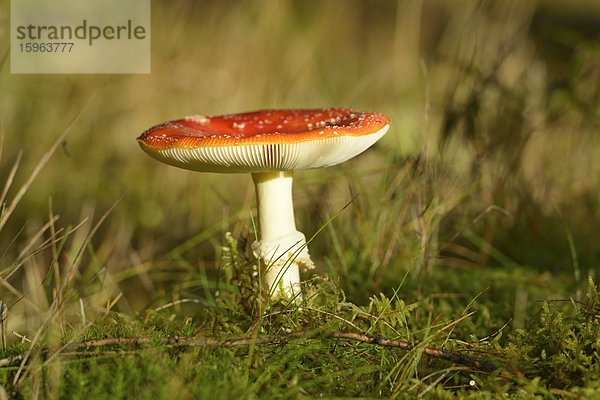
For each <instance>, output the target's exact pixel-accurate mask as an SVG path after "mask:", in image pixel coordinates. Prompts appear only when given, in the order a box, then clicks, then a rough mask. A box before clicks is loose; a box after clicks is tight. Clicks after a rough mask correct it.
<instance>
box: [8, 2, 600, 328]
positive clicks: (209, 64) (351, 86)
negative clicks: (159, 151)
mask: <svg viewBox="0 0 600 400" xmlns="http://www.w3.org/2000/svg"><path fill="white" fill-rule="evenodd" d="M0 8H1V9H0V11H1V12H0V19H1V21H0V26H3V27H6V26H8V23H9V21H8V18H9V15H10V14H9V12H8V1H4V2H1V3H0ZM0 40H1V42H0V43H1V44H2V45H1V46H0V49H2V50H1V51H2V53H1V54H0V56H1V61H0V62H1V64H0V71H1V72H0V88H1V90H0V134H1V136H2V138H3V141H2V144H3V146H2V158H1V160H0V183H4V182H6V183H10V182H12V184H10V185H9V186H10V187H8V189H7V191H6V193H7V196H6V198H5V204H4V207H3V212H5V213H6V210H7V208H8V207H7V206H8V205H10V202H11V200H12V199H14V198H15V196H18V193H19V188H20V187H22V186H23V185H25V184H27V179H28V177H29V176H30V174H31V173H32V171H33V170H34V168H35V166H36V165H37V164H38V163H39V162H40V160H41V159H42V158H43V157H44V154H46V152H47V151H48V150H49V149H50V147H51V146H52V144H53V142H55V141H56V140H57V138H59V136H60V135H61V133H62V132H64V131H65V129H66V128H67V126H69V124H70V123H71V121H73V119H74V118H75V117H76V116H77V115H78V114H81V116H80V117H79V118H78V119H77V120H76V122H74V124H73V125H72V128H71V130H70V131H69V134H68V136H67V137H66V140H65V141H64V142H62V143H61V144H60V146H59V147H58V148H57V150H56V152H55V154H54V155H53V156H52V157H51V159H50V161H49V162H48V164H47V165H45V167H44V168H43V169H42V170H41V172H40V173H39V175H38V176H37V178H36V179H35V180H34V181H33V183H32V184H31V185H27V188H28V190H27V192H26V194H25V195H24V196H23V197H22V198H21V199H20V201H19V202H18V204H17V205H16V207H15V208H14V211H12V212H11V214H10V216H9V217H8V219H7V220H6V223H5V224H4V226H3V227H2V228H1V230H0V299H2V300H3V301H5V302H6V303H7V304H8V305H9V306H10V307H11V309H12V311H11V315H12V317H11V320H10V323H11V327H12V329H14V330H20V331H24V332H26V331H28V330H31V329H35V327H36V324H38V323H39V320H38V318H37V317H36V316H37V315H39V314H40V312H43V311H44V310H46V309H47V308H48V307H49V304H51V303H52V301H54V299H55V296H56V295H57V293H58V292H60V288H61V285H64V286H65V287H66V286H68V287H69V290H68V291H67V292H65V293H66V294H65V296H66V297H68V300H69V303H68V304H73V307H72V310H71V311H69V310H67V312H72V313H73V315H79V314H81V313H83V311H82V310H84V309H85V310H88V311H87V312H88V313H92V312H93V311H94V310H100V311H101V310H105V309H113V310H117V311H122V312H125V313H131V314H134V313H136V312H140V311H142V310H145V309H147V308H149V307H159V306H161V304H164V303H167V302H172V301H176V300H177V299H181V298H186V299H193V300H194V302H195V303H194V304H200V305H210V304H212V302H213V301H214V296H215V293H216V291H217V289H218V285H219V283H218V282H219V271H218V267H219V258H220V254H221V246H222V245H223V243H224V235H225V232H229V231H230V232H233V234H234V237H236V238H238V239H239V240H240V241H242V242H244V241H251V240H253V237H254V233H253V228H252V226H253V225H252V220H251V216H252V214H253V213H254V212H255V200H254V189H253V187H252V182H251V179H250V176H246V175H237V174H236V175H216V174H209V173H193V172H189V171H184V170H179V169H176V168H173V167H168V166H166V165H163V164H160V163H158V162H156V161H155V160H153V159H151V158H150V157H148V156H147V155H146V154H144V153H143V152H142V151H141V150H140V149H139V147H138V145H137V143H136V141H135V139H136V137H137V136H139V134H141V132H143V131H144V130H145V129H147V128H149V127H150V126H152V125H155V124H157V123H160V122H163V121H165V120H170V119H175V118H179V117H182V116H186V115H191V114H203V115H219V114H225V113H235V112H242V111H250V110H256V109H263V108H301V107H307V108H320V107H331V106H344V107H353V108H356V109H359V110H368V111H379V112H382V113H384V114H386V115H387V116H389V117H390V118H391V119H392V121H393V123H392V127H391V129H390V131H389V132H388V134H387V135H386V137H384V138H383V139H382V140H381V141H380V142H379V143H378V144H377V145H376V146H374V147H373V148H372V149H370V150H369V151H367V152H366V153H364V154H363V155H361V156H359V157H357V158H356V159H354V160H351V161H349V162H347V163H345V164H343V165H340V166H336V167H332V168H328V169H323V170H317V171H300V172H297V173H296V175H295V187H294V190H295V192H294V196H295V207H296V219H297V224H298V227H299V229H300V230H302V231H303V232H305V233H306V235H307V237H309V236H311V235H313V234H314V233H316V232H317V231H318V230H319V229H320V228H322V227H323V226H325V228H324V229H323V230H322V231H321V232H320V233H319V235H318V236H317V237H316V238H315V240H314V241H313V242H312V243H311V245H310V250H311V254H312V255H313V259H314V260H315V261H316V263H317V264H318V272H319V273H322V274H326V275H328V276H329V277H330V278H331V279H332V280H334V281H335V282H337V283H339V285H340V286H341V288H342V289H343V290H344V291H345V292H346V294H347V296H348V298H349V300H352V301H356V302H358V303H360V302H363V301H365V300H366V299H367V298H368V297H369V296H372V295H375V294H377V293H379V292H384V293H391V292H393V291H394V290H395V289H397V288H398V287H399V286H400V285H401V282H404V283H402V285H403V287H402V289H401V293H403V294H402V296H403V297H406V298H409V299H411V298H412V299H414V298H417V297H418V296H419V293H421V292H422V291H428V290H429V291H431V290H436V291H449V292H461V293H462V292H466V293H468V294H469V295H471V294H472V293H475V294H476V293H478V292H479V291H481V290H483V289H485V288H486V287H488V286H489V285H490V284H491V283H490V282H494V284H498V285H502V284H506V285H513V286H514V287H515V294H514V296H512V295H511V298H510V299H506V300H503V299H500V300H499V301H506V302H507V304H509V305H508V306H507V308H508V309H512V307H514V306H515V304H516V302H515V296H516V297H517V298H519V296H521V299H523V298H524V299H527V296H528V295H529V296H532V292H530V291H535V285H542V286H548V287H550V288H552V287H556V288H558V287H561V286H569V285H571V286H575V285H576V284H577V283H578V282H579V281H581V280H583V281H585V279H586V277H587V276H588V275H591V276H594V275H595V276H596V277H597V271H598V268H600V262H599V261H600V246H599V243H600V212H599V203H600V132H599V129H600V42H599V40H600V3H599V2H597V1H595V0H577V1H569V2H566V1H558V0H557V1H551V0H548V1H475V0H471V1H469V0H466V1H460V2H459V1H452V2H449V1H444V0H423V1H408V0H407V1H404V0H401V1H382V0H371V1H368V0H360V1H359V0H338V1H336V0H324V1H304V0H303V1H300V0H287V1H286V0H280V1H279V0H278V1H275V0H272V1H269V0H264V1H181V0H179V1H169V2H166V1H165V2H158V1H155V2H153V3H152V73H151V74H148V75H16V74H10V63H9V57H10V50H9V48H8V43H9V38H8V30H7V29H6V28H3V29H2V30H1V31H0ZM20 155H21V156H20ZM19 157H21V158H20V162H19V161H18V160H19ZM17 164H18V165H17ZM15 166H17V167H18V168H16V169H15ZM13 170H15V171H16V173H15V174H14V179H13V174H12V172H11V171H13ZM348 203H350V204H349V205H348ZM346 205H348V207H346V208H344V207H345V206H346ZM5 215H6V214H5ZM334 216H335V218H334V219H333V220H332V221H331V222H330V223H329V224H327V221H329V220H330V219H331V218H332V217H334ZM405 275H406V276H407V279H406V280H404V276H405ZM448 276H456V277H460V279H457V280H451V279H448ZM511 287H512V286H511ZM557 290H558V289H557ZM489 295H493V291H492V292H490V293H489Z"/></svg>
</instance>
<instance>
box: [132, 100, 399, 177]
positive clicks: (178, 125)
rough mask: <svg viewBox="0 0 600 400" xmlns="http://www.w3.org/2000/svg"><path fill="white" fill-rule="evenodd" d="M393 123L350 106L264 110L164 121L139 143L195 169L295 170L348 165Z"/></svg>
mask: <svg viewBox="0 0 600 400" xmlns="http://www.w3.org/2000/svg"><path fill="white" fill-rule="evenodd" d="M389 124H390V120H389V119H388V118H387V117H386V116H384V115H383V114H379V113H375V112H361V111H356V110H351V109H345V108H330V109H308V110H263V111H254V112H248V113H241V114H230V115H221V116H215V117H204V116H192V117H186V118H183V119H179V120H175V121H169V122H165V123H162V124H159V125H156V126H154V127H152V128H150V129H148V130H147V131H146V132H144V133H143V134H142V135H141V136H140V137H139V138H138V142H139V144H140V146H141V147H142V149H143V150H145V151H146V152H147V153H148V154H150V155H151V156H152V157H154V158H157V159H158V160H160V161H163V162H165V163H167V164H170V165H175V166H177V167H181V168H185V169H191V170H195V171H207V172H265V171H291V170H296V169H307V168H318V167H322V166H329V165H334V164H338V163H340V162H343V161H346V160H348V159H349V158H352V157H354V156H356V155H357V154H359V153H361V152H363V151H364V150H366V149H367V148H368V147H370V146H371V145H372V144H373V143H375V142H376V141H377V140H379V139H380V138H381V137H382V136H383V135H384V134H385V132H386V131H387V129H388V127H389Z"/></svg>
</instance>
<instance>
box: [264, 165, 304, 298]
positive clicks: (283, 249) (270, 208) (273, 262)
mask: <svg viewBox="0 0 600 400" xmlns="http://www.w3.org/2000/svg"><path fill="white" fill-rule="evenodd" d="M252 179H253V180H254V185H255V187H256V199H257V203H258V234H259V236H258V237H259V241H258V242H256V243H254V246H253V247H254V252H255V255H256V257H257V258H258V259H259V260H260V262H261V264H262V267H263V268H265V271H266V272H265V282H266V283H267V285H268V288H269V293H270V294H271V295H272V296H273V297H275V298H276V297H288V298H291V297H293V296H298V295H299V294H300V268H299V267H303V268H306V269H311V268H313V267H314V264H313V263H312V261H311V259H310V255H309V254H308V248H307V247H306V238H305V237H304V235H303V234H302V232H298V231H297V230H296V221H295V220H294V204H293V200H292V173H291V172H279V171H277V172H261V173H254V174H252Z"/></svg>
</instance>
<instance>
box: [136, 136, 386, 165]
mask: <svg viewBox="0 0 600 400" xmlns="http://www.w3.org/2000/svg"><path fill="white" fill-rule="evenodd" d="M388 127H389V125H386V126H384V127H383V128H381V129H380V130H379V131H377V132H375V133H372V134H370V135H365V136H336V137H332V138H327V139H323V140H312V141H308V142H301V143H278V144H248V145H245V144H240V145H235V146H213V147H196V148H182V149H180V148H171V149H161V150H153V149H149V148H146V149H145V150H146V151H147V152H148V153H150V155H152V156H153V157H155V158H157V159H159V160H161V161H163V162H165V163H167V164H170V165H174V166H176V167H180V168H185V169H189V170H193V171H204V172H229V173H236V172H266V171H294V170H300V169H310V168H319V167H327V166H330V165H335V164H339V163H341V162H344V161H346V160H348V159H350V158H352V157H354V156H356V155H358V154H360V153H362V152H363V151H365V150H366V149H368V148H369V147H371V146H372V145H373V144H374V143H375V142H377V141H378V140H379V139H380V138H381V137H382V136H383V135H384V134H385V132H386V131H387V129H388Z"/></svg>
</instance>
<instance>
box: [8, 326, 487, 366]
mask: <svg viewBox="0 0 600 400" xmlns="http://www.w3.org/2000/svg"><path fill="white" fill-rule="evenodd" d="M294 339H338V340H348V341H354V342H360V343H367V344H373V345H376V346H382V347H394V348H399V349H402V350H411V349H414V348H417V347H419V344H413V343H409V342H406V341H404V340H398V339H390V338H385V337H381V336H377V335H371V334H365V333H354V332H339V331H315V330H301V331H296V332H291V333H287V334H281V335H264V336H257V337H237V338H227V339H215V338H208V337H198V336H197V337H179V336H171V337H167V338H162V339H151V338H148V337H125V338H108V339H89V340H84V341H82V342H73V343H69V344H67V345H65V346H63V347H62V348H61V350H71V351H72V350H84V349H94V348H98V347H104V346H120V347H128V346H142V345H149V344H159V345H167V346H190V347H237V346H249V345H260V344H281V343H287V342H289V341H291V340H294ZM422 351H423V353H424V354H426V355H428V356H430V357H434V358H441V359H444V360H447V361H450V362H453V363H455V364H461V365H465V366H467V367H471V368H475V369H478V370H481V371H485V372H492V371H495V370H496V369H497V367H496V366H495V365H494V364H492V363H489V362H487V361H482V360H476V359H473V358H471V357H467V356H465V355H462V354H458V353H454V352H451V351H446V350H439V349H434V348H431V347H423V348H422ZM56 352H57V350H54V351H53V350H52V349H43V350H42V354H44V355H46V356H47V355H48V354H51V353H56ZM24 357H25V355H24V354H20V355H16V356H13V357H8V358H5V359H2V360H0V367H6V366H14V365H18V364H20V363H22V362H23V360H24Z"/></svg>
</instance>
